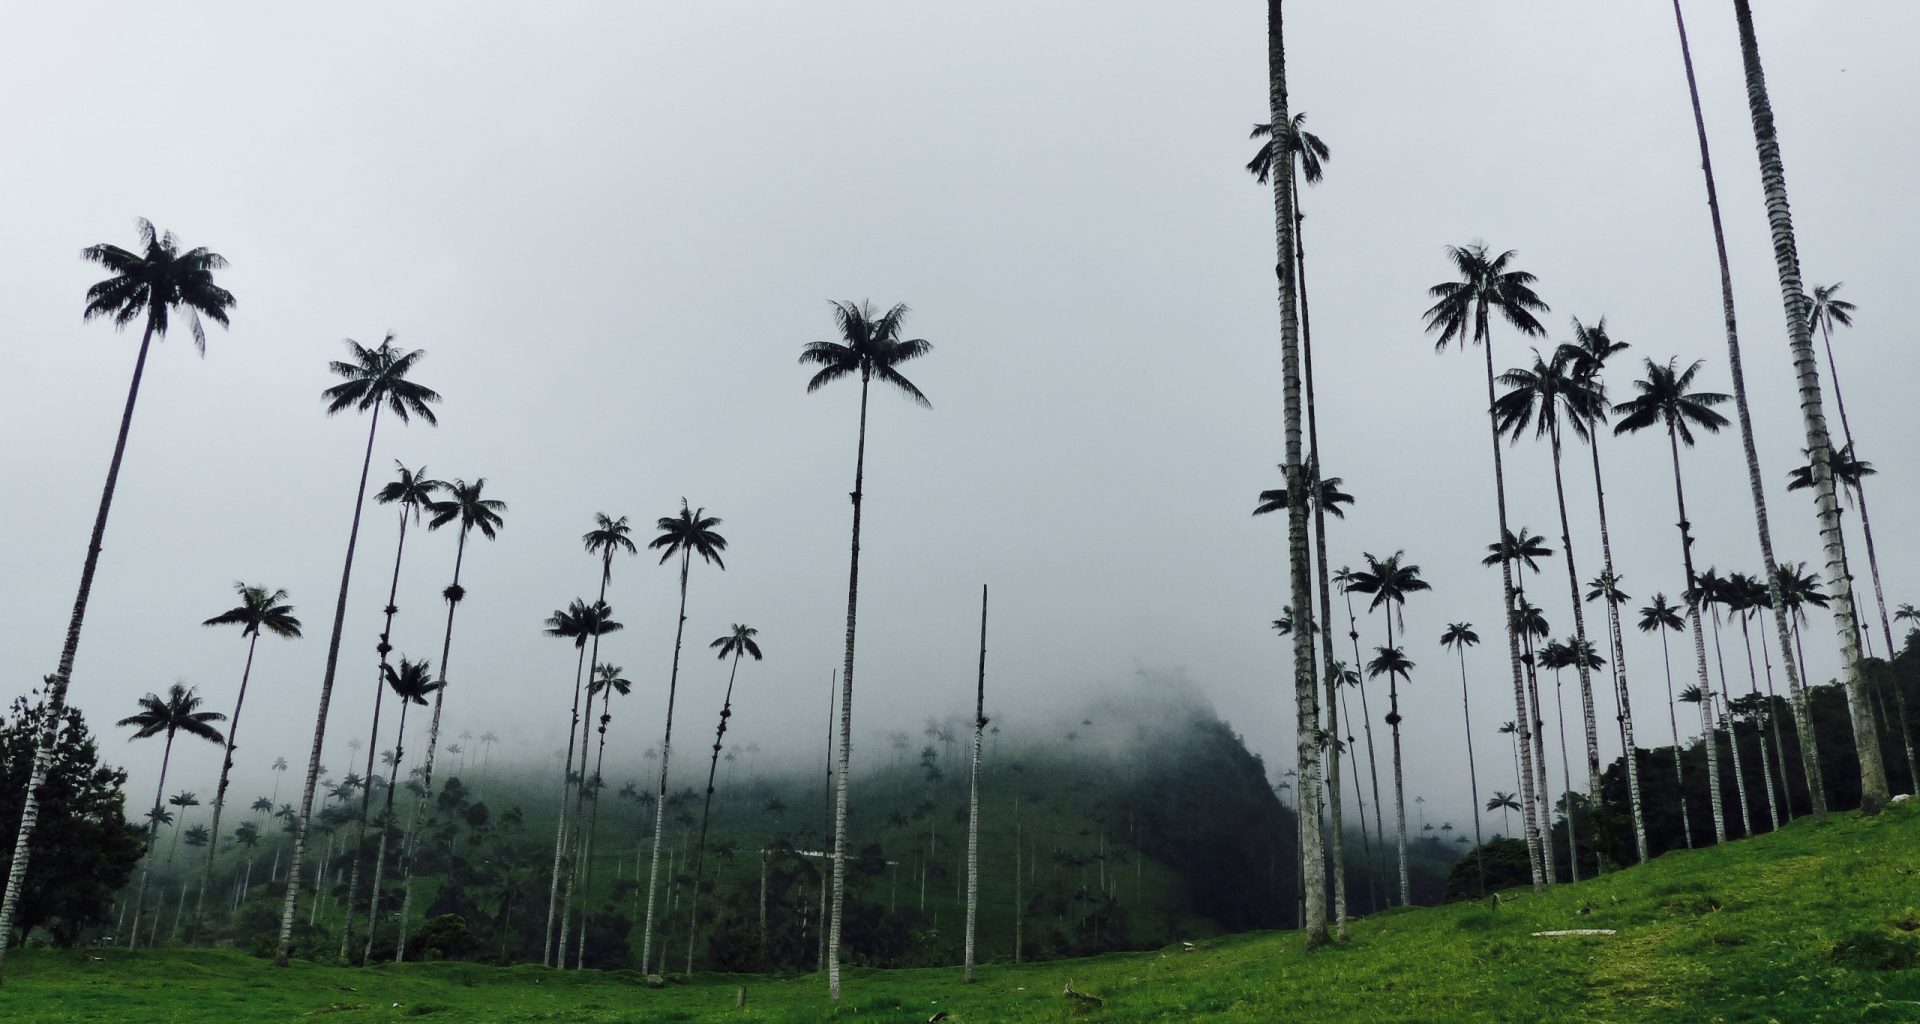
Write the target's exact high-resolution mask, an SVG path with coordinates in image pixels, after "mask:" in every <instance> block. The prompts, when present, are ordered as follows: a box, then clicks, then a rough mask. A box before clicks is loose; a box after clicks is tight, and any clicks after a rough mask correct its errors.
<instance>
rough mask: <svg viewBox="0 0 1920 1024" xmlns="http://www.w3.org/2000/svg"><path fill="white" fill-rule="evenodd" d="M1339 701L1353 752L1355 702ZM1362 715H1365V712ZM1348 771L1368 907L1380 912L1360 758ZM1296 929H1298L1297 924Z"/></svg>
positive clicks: (1344, 698) (1296, 837)
mask: <svg viewBox="0 0 1920 1024" xmlns="http://www.w3.org/2000/svg"><path fill="white" fill-rule="evenodd" d="M1338 699H1339V703H1338V708H1339V711H1340V713H1341V714H1342V715H1345V716H1346V722H1347V747H1348V749H1349V750H1351V749H1353V747H1354V746H1355V744H1356V742H1357V739H1356V737H1355V736H1354V733H1353V701H1351V700H1349V699H1348V698H1347V696H1346V694H1345V693H1341V694H1340V695H1339V698H1338ZM1362 713H1363V714H1364V711H1363V712H1362ZM1348 770H1349V771H1351V772H1352V773H1353V800H1354V803H1355V804H1356V805H1357V809H1358V811H1359V812H1360V813H1359V814H1357V815H1356V816H1355V817H1356V820H1358V821H1359V822H1360V857H1361V863H1362V864H1364V865H1365V866H1366V867H1365V874H1366V878H1367V907H1368V909H1369V910H1378V909H1380V907H1381V905H1382V904H1383V903H1384V902H1385V901H1384V900H1383V899H1381V897H1380V890H1379V884H1378V883H1379V879H1378V878H1377V877H1376V875H1375V872H1374V870H1373V864H1374V860H1373V840H1372V839H1371V838H1370V837H1369V836H1368V835H1367V793H1366V790H1365V789H1364V788H1362V787H1361V785H1360V759H1359V758H1358V757H1354V758H1350V759H1348ZM1295 810H1296V811H1297V810H1298V808H1295ZM1295 833H1296V834H1295V835H1294V841H1295V842H1296V843H1297V842H1299V840H1300V837H1299V835H1298V830H1297V829H1296V830H1295ZM1380 841H1381V842H1383V843H1384V842H1386V837H1385V836H1381V837H1380ZM1295 852H1296V853H1297V852H1298V851H1295ZM1301 895H1302V898H1304V897H1305V893H1304V892H1303V893H1302V894H1301ZM1304 917H1305V915H1304V914H1303V915H1302V918H1303V919H1304ZM1296 927H1298V925H1297V924H1296Z"/></svg>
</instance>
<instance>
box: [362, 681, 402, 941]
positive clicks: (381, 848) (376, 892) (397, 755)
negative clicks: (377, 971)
mask: <svg viewBox="0 0 1920 1024" xmlns="http://www.w3.org/2000/svg"><path fill="white" fill-rule="evenodd" d="M411 703H413V702H412V701H410V700H407V699H406V698H405V697H402V698H400V727H399V729H398V730H397V731H396V732H395V733H394V737H393V765H392V767H390V768H389V769H388V770H387V804H386V807H385V809H383V810H382V811H381V812H380V841H379V842H378V843H377V844H375V847H374V854H373V889H372V891H370V892H369V893H368V894H367V943H366V948H365V949H363V950H361V952H360V962H361V963H362V964H368V963H372V962H373V936H374V932H375V931H376V930H377V929H378V928H379V927H380V883H381V882H382V881H385V879H386V874H387V836H388V834H389V833H391V832H392V831H393V797H394V792H395V791H396V790H398V789H399V788H400V762H401V760H402V759H403V758H404V757H405V756H406V753H407V750H406V741H407V705H408V704H411Z"/></svg>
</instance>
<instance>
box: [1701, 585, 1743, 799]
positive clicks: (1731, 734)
mask: <svg viewBox="0 0 1920 1024" xmlns="http://www.w3.org/2000/svg"><path fill="white" fill-rule="evenodd" d="M1694 586H1695V590H1694V591H1692V592H1690V593H1689V594H1688V595H1687V596H1688V597H1689V598H1690V599H1693V598H1697V599H1698V601H1699V603H1700V604H1701V605H1702V606H1704V607H1707V608H1709V609H1711V614H1712V617H1713V660H1714V664H1715V666H1716V667H1717V668H1718V669H1719V672H1720V701H1721V703H1720V706H1721V707H1722V708H1724V709H1727V711H1728V712H1731V709H1732V706H1733V691H1732V690H1731V689H1730V688H1729V687H1728V686H1727V658H1726V653H1725V652H1724V651H1723V650H1722V649H1721V646H1720V611H1721V609H1722V608H1727V609H1729V610H1731V609H1732V608H1733V606H1734V605H1735V604H1736V603H1737V599H1736V597H1735V596H1734V595H1733V594H1732V593H1731V592H1730V591H1729V590H1728V589H1727V581H1726V580H1724V579H1722V578H1721V576H1720V572H1719V570H1717V569H1715V568H1713V567H1712V566H1708V567H1707V569H1706V571H1704V572H1702V573H1700V574H1699V576H1698V577H1696V582H1695V584H1694ZM1738 727H1739V723H1738V721H1736V720H1735V719H1734V718H1732V717H1731V716H1729V717H1728V718H1727V752H1728V754H1729V755H1730V756H1731V757H1732V758H1733V789H1734V793H1735V794H1736V795H1737V796H1738V797H1739V800H1740V828H1741V833H1740V834H1741V835H1743V836H1747V835H1752V834H1753V810H1752V808H1751V806H1750V805H1749V804H1748V803H1747V773H1746V771H1745V770H1744V769H1743V768H1742V767H1741V764H1740V739H1739V731H1738ZM1707 741H1708V742H1709V743H1712V742H1715V741H1714V740H1713V738H1712V737H1711V736H1709V737H1708V740H1707Z"/></svg>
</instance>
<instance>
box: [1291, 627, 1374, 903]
mask: <svg viewBox="0 0 1920 1024" xmlns="http://www.w3.org/2000/svg"><path fill="white" fill-rule="evenodd" d="M1342 593H1343V595H1344V596H1345V597H1346V601H1347V639H1348V640H1351V641H1352V642H1353V671H1354V673H1355V674H1356V676H1358V675H1359V674H1360V673H1362V672H1364V671H1365V669H1366V662H1365V661H1363V660H1362V659H1361V657H1360V620H1359V619H1358V618H1357V617H1355V616H1354V614H1353V591H1351V590H1345V591H1342ZM1354 689H1356V690H1359V691H1360V731H1361V732H1362V733H1364V734H1365V735H1366V737H1367V772H1368V773H1369V775H1370V776H1371V777H1372V780H1373V835H1374V837H1376V838H1378V839H1379V840H1380V847H1381V848H1382V849H1385V848H1386V845H1387V832H1386V827H1385V826H1384V825H1383V824H1382V822H1383V821H1384V819H1383V818H1382V817H1381V816H1380V815H1381V811H1380V759H1379V758H1378V757H1375V756H1374V748H1373V712H1372V711H1370V710H1369V709H1368V708H1367V686H1366V683H1365V682H1364V681H1362V682H1361V683H1360V684H1359V685H1357V686H1355V687H1354ZM1340 704H1341V707H1342V709H1343V710H1345V713H1346V715H1347V740H1348V741H1349V743H1351V741H1352V740H1353V712H1352V710H1351V708H1352V704H1353V701H1351V700H1349V699H1345V698H1343V699H1342V700H1341V702H1340ZM1355 760H1356V761H1358V760H1359V758H1358V757H1356V758H1355ZM1353 796H1354V803H1355V804H1356V805H1358V809H1359V812H1360V852H1361V855H1362V856H1363V857H1365V859H1366V864H1367V898H1368V900H1370V901H1371V903H1372V907H1371V909H1373V910H1378V909H1380V907H1381V905H1382V904H1384V903H1386V902H1387V900H1386V899H1385V898H1384V897H1383V896H1382V894H1381V892H1380V890H1379V888H1378V885H1379V881H1380V862H1379V861H1378V860H1375V859H1374V856H1373V844H1372V841H1371V840H1370V839H1369V838H1368V836H1367V798H1366V796H1365V794H1363V793H1362V792H1361V790H1360V767H1359V765H1357V764H1356V765H1355V766H1354V769H1353ZM1296 810H1297V808H1296ZM1302 885H1303V886H1304V885H1305V883H1304V882H1303V883H1302Z"/></svg>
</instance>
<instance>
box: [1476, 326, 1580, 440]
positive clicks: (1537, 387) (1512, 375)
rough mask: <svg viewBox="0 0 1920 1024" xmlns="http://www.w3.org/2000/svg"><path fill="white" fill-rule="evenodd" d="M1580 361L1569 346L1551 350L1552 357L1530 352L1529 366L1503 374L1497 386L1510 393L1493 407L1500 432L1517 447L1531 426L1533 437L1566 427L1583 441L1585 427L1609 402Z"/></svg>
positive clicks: (1550, 433)
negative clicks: (1531, 364)
mask: <svg viewBox="0 0 1920 1024" xmlns="http://www.w3.org/2000/svg"><path fill="white" fill-rule="evenodd" d="M1583 358H1584V357H1582V356H1580V355H1578V353H1577V351H1576V350H1574V349H1572V347H1571V346H1567V345H1562V346H1560V347H1559V348H1557V349H1555V350H1554V353H1553V355H1552V357H1551V358H1548V357H1544V356H1542V355H1541V354H1540V350H1539V349H1534V350H1533V366H1532V367H1515V368H1513V369H1511V370H1508V371H1507V372H1505V373H1503V374H1501V375H1500V376H1499V377H1498V378H1497V379H1498V381H1499V383H1500V384H1502V385H1503V386H1505V387H1508V388H1510V389H1512V390H1510V391H1508V392H1507V393H1506V394H1504V395H1501V396H1500V397H1499V398H1498V399H1496V400H1495V401H1494V404H1493V412H1494V418H1495V419H1496V420H1497V421H1498V423H1499V427H1500V432H1501V433H1502V434H1506V435H1509V436H1510V437H1512V439H1513V440H1514V442H1515V443H1518V442H1519V440H1520V435H1522V434H1524V433H1525V432H1526V429H1527V427H1529V426H1532V427H1533V428H1534V436H1536V437H1553V438H1558V437H1559V435H1560V429H1561V426H1562V424H1563V423H1564V425H1565V426H1566V429H1568V430H1569V431H1571V432H1572V433H1573V436H1575V437H1578V438H1580V439H1582V440H1585V439H1586V436H1587V424H1588V423H1590V422H1593V421H1596V420H1603V419H1605V418H1606V415H1607V403H1606V397H1605V393H1604V391H1603V390H1602V389H1601V387H1600V385H1599V383H1598V381H1597V380H1596V379H1595V378H1593V377H1591V376H1587V375H1585V374H1583V373H1581V372H1580V367H1581V361H1582V359H1583Z"/></svg>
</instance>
